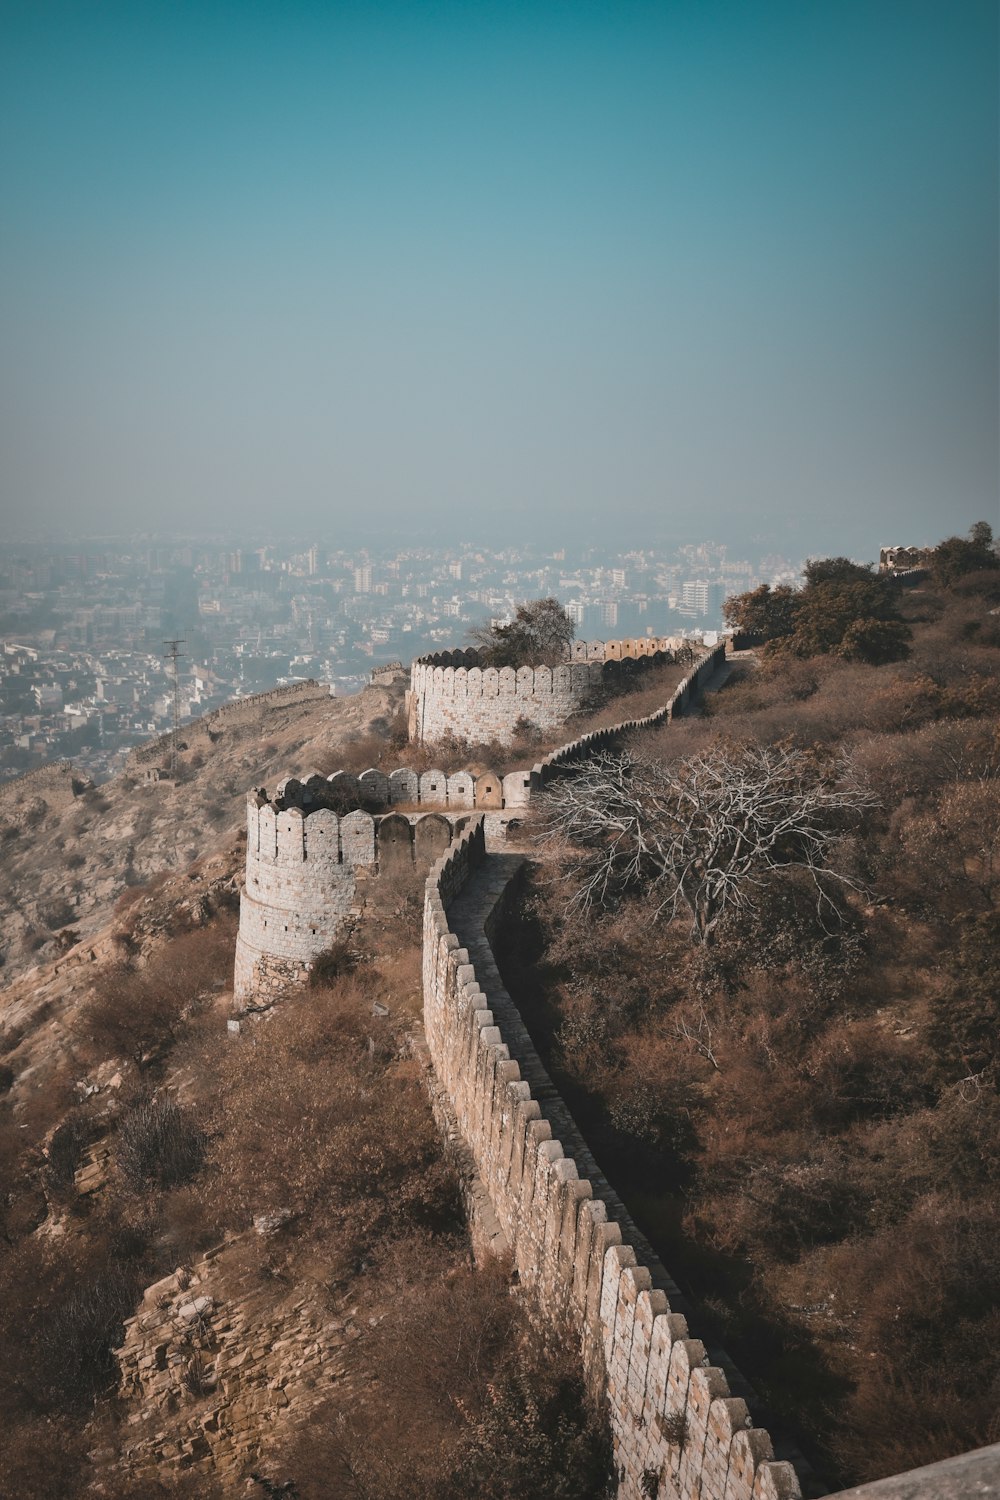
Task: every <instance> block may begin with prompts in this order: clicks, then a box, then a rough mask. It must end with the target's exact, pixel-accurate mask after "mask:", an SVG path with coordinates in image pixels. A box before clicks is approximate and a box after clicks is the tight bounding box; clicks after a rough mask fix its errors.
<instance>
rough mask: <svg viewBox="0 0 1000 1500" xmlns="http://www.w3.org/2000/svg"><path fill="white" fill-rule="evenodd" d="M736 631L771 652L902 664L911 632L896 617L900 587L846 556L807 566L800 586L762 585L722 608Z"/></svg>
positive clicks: (812, 562)
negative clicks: (759, 640) (757, 639)
mask: <svg viewBox="0 0 1000 1500" xmlns="http://www.w3.org/2000/svg"><path fill="white" fill-rule="evenodd" d="M723 608H724V613H725V616H726V619H727V620H728V622H729V624H730V625H733V626H735V628H736V629H737V630H741V631H746V632H747V633H748V634H752V635H760V636H762V637H763V639H764V641H765V643H766V644H768V645H769V646H770V648H771V649H772V650H773V651H775V652H786V653H787V654H789V655H791V656H801V657H808V656H827V655H833V656H840V657H843V658H844V660H846V661H862V662H869V663H871V664H872V665H875V666H880V665H881V664H882V663H884V662H890V661H901V660H902V659H903V658H904V657H906V656H907V655H908V654H909V641H910V629H909V626H908V625H906V624H905V622H904V621H903V620H902V619H901V618H900V615H899V603H898V585H896V583H895V582H894V581H893V580H892V579H890V578H880V577H878V576H877V575H876V574H874V573H873V572H872V570H871V568H870V567H868V566H865V565H863V564H860V563H854V562H851V560H850V559H849V558H846V557H830V558H816V559H814V560H812V561H811V562H809V563H807V564H806V568H805V583H804V585H803V587H802V588H800V589H794V588H790V587H789V586H788V585H787V584H779V585H778V586H777V587H775V588H773V589H772V588H771V586H770V584H766V583H765V584H761V586H760V587H759V588H756V589H752V590H751V591H750V592H749V593H746V594H734V595H733V596H732V597H731V598H729V599H727V600H726V602H725V605H724V606H723Z"/></svg>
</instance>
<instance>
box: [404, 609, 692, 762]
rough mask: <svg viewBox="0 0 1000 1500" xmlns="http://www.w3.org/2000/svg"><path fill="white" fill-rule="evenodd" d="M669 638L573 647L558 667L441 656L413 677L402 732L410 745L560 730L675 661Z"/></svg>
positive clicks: (417, 665) (470, 654)
mask: <svg viewBox="0 0 1000 1500" xmlns="http://www.w3.org/2000/svg"><path fill="white" fill-rule="evenodd" d="M678 644H680V643H679V642H678V640H677V639H675V638H674V637H666V636H664V637H646V636H640V637H638V638H636V639H630V640H622V641H574V642H573V643H572V644H571V646H570V647H568V648H567V658H566V660H565V661H564V662H562V663H561V664H560V665H559V666H555V667H545V666H537V667H533V666H524V667H491V666H484V665H483V664H482V658H481V656H480V653H479V652H478V651H476V650H474V649H472V648H470V649H469V650H467V651H441V652H436V653H434V654H433V655H430V656H424V657H421V658H420V659H419V660H417V661H415V662H414V663H413V666H412V668H411V670H410V691H409V694H408V696H407V729H408V733H409V737H410V739H411V740H415V741H417V742H418V743H423V742H424V741H425V740H439V739H443V738H445V737H446V736H448V735H453V736H455V737H456V738H460V739H468V740H480V741H487V740H493V739H496V740H500V741H501V743H507V742H509V741H510V740H511V739H513V737H514V734H515V732H516V726H517V723H518V721H519V720H523V719H527V720H528V721H529V722H530V723H531V724H533V725H535V726H536V727H537V728H539V729H541V730H544V731H551V730H553V729H558V728H559V726H560V725H561V724H563V723H564V722H565V720H566V719H567V718H569V716H570V715H571V714H574V713H577V712H579V711H580V709H582V708H584V707H586V705H587V704H588V703H591V702H592V701H593V700H594V698H595V697H596V696H597V695H598V694H599V693H601V692H602V691H610V692H614V691H615V688H616V685H618V684H620V680H621V678H622V677H623V676H625V675H631V673H632V672H634V671H637V670H641V669H643V668H647V667H649V666H653V665H661V664H664V663H666V662H670V661H673V660H674V654H673V653H674V650H675V649H676V647H677V646H678Z"/></svg>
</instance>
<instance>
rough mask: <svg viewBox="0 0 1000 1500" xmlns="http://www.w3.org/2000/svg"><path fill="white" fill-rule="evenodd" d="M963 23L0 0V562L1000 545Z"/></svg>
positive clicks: (928, 14) (989, 320)
mask: <svg viewBox="0 0 1000 1500" xmlns="http://www.w3.org/2000/svg"><path fill="white" fill-rule="evenodd" d="M996 57H997V10H996V6H995V4H994V3H993V0H963V4H962V5H961V6H960V7H958V8H957V9H956V8H955V7H954V6H950V5H947V4H945V3H944V0H909V3H908V4H907V5H906V6H897V5H891V4H887V3H860V0H847V3H841V4H833V3H820V4H815V5H806V6H803V5H801V4H799V3H792V0H761V3H759V4H755V5H753V6H746V5H740V4H736V3H723V0H714V3H708V4H704V5H697V6H696V5H694V4H685V3H676V4H670V5H666V4H645V3H638V0H619V3H613V4H612V3H610V0H605V3H597V0H573V3H568V0H567V3H554V0H537V3H531V4H518V3H514V0H507V3H504V4H503V5H500V4H485V3H479V0H473V3H469V4H456V3H451V4H450V3H441V4H434V5H417V6H413V5H401V4H393V3H391V0H380V3H378V4H374V3H371V4H365V3H341V4H337V3H333V4H329V5H322V6H321V5H316V4H306V3H300V0H290V3H288V4H282V5H277V4H266V3H261V4H254V5H233V4H230V5H224V4H218V3H212V0H207V3H204V4H200V5H187V4H185V5H166V4H155V3H154V4H149V5H141V6H140V5H137V4H108V5H101V6H97V5H93V4H89V5H84V4H48V5H38V6H20V7H15V6H7V7H5V8H4V11H3V16H2V19H0V58H2V62H0V73H2V76H0V175H2V181H3V184H4V193H3V200H2V201H3V207H2V226H0V228H2V232H0V298H2V305H0V319H2V331H3V336H2V354H0V378H2V417H0V421H2V430H0V438H2V443H3V453H4V458H3V472H2V476H0V479H2V487H0V530H2V532H3V534H4V535H5V536H6V537H7V539H8V540H9V539H11V538H16V537H22V536H23V537H26V538H27V537H32V536H35V537H37V536H42V535H45V536H49V537H59V536H62V535H70V534H73V535H78V534H87V533H89V534H94V533H109V532H134V531H136V530H160V531H169V532H175V533H177V532H192V531H197V530H200V529H208V530H211V531H213V532H215V533H219V532H224V531H227V530H229V531H232V532H234V533H236V532H245V531H248V530H258V529H259V530H261V531H264V532H266V531H267V530H268V529H269V528H270V529H273V530H274V531H276V532H281V531H294V532H298V533H302V534H308V533H309V532H311V531H312V532H315V534H316V535H320V536H326V537H337V538H340V539H341V541H342V543H343V544H345V545H354V544H356V543H357V544H365V543H366V542H369V541H373V540H375V539H377V538H379V537H383V538H384V537H385V536H396V537H399V538H400V539H401V540H408V541H413V540H416V539H419V538H425V539H426V540H428V541H429V542H431V543H433V544H435V545H441V544H445V543H447V542H448V541H449V540H452V539H454V538H456V537H460V536H462V537H464V536H474V537H476V538H479V539H482V540H483V541H484V542H486V543H488V544H490V545H493V546H501V545H503V544H504V542H509V541H511V540H513V539H518V538H524V537H527V536H530V537H532V538H534V539H535V540H536V541H538V542H539V543H542V544H547V545H551V546H555V545H558V544H559V542H560V540H561V539H565V538H571V539H574V540H576V541H577V542H582V541H584V540H586V541H587V542H589V543H591V544H602V543H607V542H610V541H614V540H617V541H618V542H619V543H620V544H621V545H626V542H627V543H628V544H632V545H642V544H643V542H644V541H647V542H648V543H650V544H654V545H655V544H657V543H667V542H670V541H680V540H686V539H689V538H693V537H697V536H706V535H707V536H716V537H724V538H726V539H727V540H728V541H729V542H730V543H731V544H732V545H733V546H734V547H735V548H736V549H737V550H739V549H740V548H741V547H743V546H746V545H749V544H750V543H751V542H753V543H755V544H758V545H760V546H763V547H767V546H774V547H780V548H781V550H783V551H786V552H788V553H792V554H798V555H804V554H806V553H817V552H822V551H824V550H827V551H836V552H845V551H846V552H853V553H854V554H855V555H861V556H866V557H871V556H874V555H877V549H878V546H879V545H880V544H881V543H884V542H897V541H898V542H914V543H922V542H929V541H930V542H932V541H935V540H936V539H937V538H939V537H940V536H942V535H945V534H947V533H948V532H950V531H964V530H965V529H966V528H967V527H968V526H969V524H971V522H973V521H975V520H976V519H978V518H980V517H983V518H986V519H989V520H991V521H994V522H995V521H996V520H997V488H998V484H997V466H998V442H997V421H998V418H997V410H998V373H997V260H998V245H997V192H998V188H997V182H998V155H997V73H996Z"/></svg>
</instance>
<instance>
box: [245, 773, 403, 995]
mask: <svg viewBox="0 0 1000 1500" xmlns="http://www.w3.org/2000/svg"><path fill="white" fill-rule="evenodd" d="M374 862H375V823H374V820H373V819H372V817H371V816H370V815H369V814H368V813H366V812H360V811H359V812H351V813H347V814H345V815H344V816H343V817H338V816H337V814H336V813H335V812H333V811H332V810H331V809H330V808H325V807H319V808H317V809H316V810H315V811H314V812H309V813H308V814H307V813H306V812H304V811H303V809H302V808H300V807H287V808H285V809H284V810H282V811H278V810H276V809H275V808H274V807H273V806H272V805H271V803H270V802H269V801H268V800H267V798H266V797H261V796H259V795H258V794H257V793H256V792H253V793H251V794H250V796H249V797H248V798H247V862H246V884H245V886H244V887H243V892H242V895H241V896H240V929H239V935H238V937H237V939H236V974H235V980H234V991H235V995H236V999H237V1000H242V1001H246V1000H249V999H251V998H252V997H254V996H260V997H261V998H264V997H266V996H267V995H268V994H269V993H273V992H277V991H280V990H282V989H284V988H286V986H287V985H288V984H289V983H290V982H291V981H293V980H296V979H302V978H304V977H305V975H306V973H307V972H308V965H309V964H310V963H311V961H312V960H313V959H315V958H316V957H317V955H318V954H320V953H322V952H323V951H324V949H326V948H328V947H329V946H330V944H331V943H332V942H333V940H334V939H335V938H336V937H337V935H338V933H339V932H340V931H341V929H342V928H343V925H344V922H345V920H346V918H347V917H348V916H349V915H350V912H351V908H352V906H353V904H354V893H355V885H356V878H357V877H356V867H358V866H366V865H372V864H374Z"/></svg>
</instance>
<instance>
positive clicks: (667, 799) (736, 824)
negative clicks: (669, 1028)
mask: <svg viewBox="0 0 1000 1500" xmlns="http://www.w3.org/2000/svg"><path fill="white" fill-rule="evenodd" d="M876 801H877V799H876V798H875V797H874V795H873V794H872V793H871V792H870V791H869V790H868V789H867V788H866V787H865V786H864V785H863V784H862V783H861V782H860V781H859V780H858V779H857V778H856V777H855V776H854V775H853V773H852V771H851V768H850V765H849V764H848V763H847V762H846V761H839V762H837V763H836V764H835V765H834V766H833V767H831V768H829V769H827V770H825V771H824V770H823V769H821V768H820V767H819V766H817V764H816V762H815V760H814V758H813V757H811V756H809V755H806V754H805V753H804V752H802V751H798V750H786V749H777V748H774V747H772V746H767V745H756V744H751V745H745V746H740V747H735V748H734V747H726V746H719V745H717V746H713V747H712V748H711V749H708V750H705V751H702V752H701V753H700V754H698V755H694V756H692V757H691V758H690V759H687V760H682V761H678V762H676V763H674V764H668V763H666V762H663V761H659V760H654V759H646V758H642V757H639V756H636V755H634V754H630V753H627V752H626V753H624V754H620V755H608V754H604V755H599V756H595V757H594V758H593V759H592V760H591V761H589V762H588V763H586V764H585V765H584V766H582V767H580V768H579V769H576V768H574V773H573V774H570V775H567V776H566V777H565V778H564V779H563V780H560V781H558V782H556V783H555V784H554V785H553V786H551V787H550V788H549V790H548V791H547V793H546V796H545V801H544V812H543V828H544V833H543V837H544V838H545V839H546V841H547V842H549V843H550V844H551V845H557V846H560V847H561V848H562V849H563V852H564V854H565V856H566V860H567V863H568V865H569V868H570V870H571V872H572V873H573V875H574V877H575V880H574V884H575V894H574V896H573V898H572V899H573V903H574V904H576V905H578V906H583V907H587V906H590V905H593V904H600V905H607V904H609V903H614V902H615V901H616V900H617V899H619V897H621V896H622V895H624V894H625V893H626V892H628V891H630V890H635V891H646V892H649V893H651V894H653V895H654V896H656V897H657V899H658V904H657V906H656V907H655V914H656V916H657V917H659V916H667V917H670V918H673V917H676V916H678V915H679V914H680V913H681V912H683V911H687V912H688V913H689V915H690V917H691V922H692V938H693V940H694V941H695V942H698V943H710V942H711V940H712V936H713V934H714V932H715V929H716V928H717V927H718V924H719V923H720V921H721V920H722V918H723V917H724V916H725V915H726V914H727V913H729V912H732V911H738V910H740V909H741V908H742V909H745V908H747V907H748V906H751V905H752V904H753V900H754V894H755V892H756V890H757V889H758V888H759V887H760V886H761V885H762V884H763V883H764V882H765V881H766V880H767V879H769V878H773V872H775V871H780V870H783V869H788V870H792V869H795V870H805V871H807V872H808V873H809V875H810V876H811V877H812V879H813V881H814V883H815V887H816V895H817V901H818V903H819V904H820V906H823V905H824V904H826V903H828V902H829V901H830V897H829V895H828V893H827V890H826V888H825V883H826V882H827V881H829V880H832V881H837V882H840V883H841V884H844V885H848V886H851V885H853V884H854V883H853V882H852V881H851V879H850V878H849V877H848V876H847V875H845V874H843V873H838V872H837V871H835V870H832V869H831V868H830V864H829V858H830V855H831V853H832V851H833V849H834V848H835V846H836V845H837V844H838V843H839V842H840V841H841V840H842V838H843V837H844V834H845V832H846V831H847V830H848V829H849V828H850V827H851V826H852V825H853V824H854V823H856V821H857V819H858V818H859V817H860V815H861V814H862V813H863V812H864V811H865V809H867V808H871V807H873V806H874V805H875V804H876Z"/></svg>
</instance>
